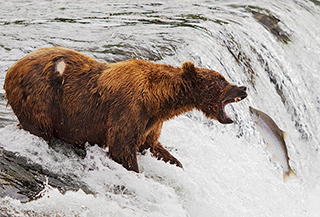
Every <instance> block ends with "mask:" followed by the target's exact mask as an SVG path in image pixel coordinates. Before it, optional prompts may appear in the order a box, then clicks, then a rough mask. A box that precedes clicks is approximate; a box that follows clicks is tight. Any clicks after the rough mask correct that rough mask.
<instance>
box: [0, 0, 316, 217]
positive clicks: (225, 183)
mask: <svg viewBox="0 0 320 217" xmlns="http://www.w3.org/2000/svg"><path fill="white" fill-rule="evenodd" d="M0 11H1V17H0V32H1V33H0V34H1V42H0V86H1V89H0V215H1V216H188V217H189V216H190V217H196V216H219V217H220V216H226V217H228V216H230V217H231V216H235V215H236V216H244V217H245V216H277V217H278V216H299V217H300V216H308V217H309V216H310V217H316V216H319V214H320V207H319V202H318V201H319V200H320V184H319V183H320V155H319V144H320V138H319V132H320V130H319V126H320V99H319V96H320V90H319V88H318V87H319V86H320V82H319V80H320V76H319V75H320V72H319V69H320V38H319V35H320V26H319V22H318V21H319V20H320V2H319V1H318V0H285V1H271V0H264V1H246V2H243V1H202V0H201V1H197V2H195V1H189V0H187V1H183V2H181V1H177V0H174V1H170V2H164V1H156V2H152V3H150V2H148V1H145V0H139V1H135V2H132V1H130V2H129V1H122V0H121V1H117V2H109V1H108V2H102V1H95V0H93V1H87V0H86V1H85V0H81V1H77V2H72V1H45V0H43V1H34V2H33V1H31V2H30V1H29V2H20V1H10V2H2V3H1V9H0ZM53 46H63V47H67V48H70V49H74V50H76V51H79V52H81V53H84V54H86V55H87V56H90V57H92V58H94V59H96V60H98V61H100V62H109V63H113V62H118V61H124V60H128V59H145V60H148V61H152V62H155V63H161V64H170V65H173V66H177V67H179V66H181V64H182V63H183V62H185V61H191V62H193V63H194V64H195V66H197V67H201V68H208V69H212V70H216V71H218V72H219V73H221V74H222V75H223V76H224V77H225V78H226V80H228V81H229V82H230V83H233V84H236V85H238V86H246V87H247V93H248V96H247V98H246V99H245V100H242V101H241V103H233V104H229V105H227V106H226V107H225V109H226V113H227V114H228V115H229V116H230V118H231V119H232V120H234V123H233V124H231V125H222V124H220V123H219V122H218V121H213V120H209V119H207V118H206V117H205V115H204V114H203V113H202V112H200V111H197V110H193V111H191V112H188V113H186V114H183V115H180V116H178V117H176V118H174V119H172V120H169V121H167V122H165V123H164V126H163V128H162V132H161V136H160V139H159V141H160V142H161V144H162V145H163V146H164V147H165V148H166V149H167V150H168V151H170V153H171V154H172V155H173V156H174V157H176V158H177V159H179V161H180V162H181V163H182V164H183V168H184V169H181V168H178V167H176V166H174V165H171V164H169V163H164V162H163V161H159V160H157V159H156V158H154V157H152V154H151V153H150V151H147V152H146V154H144V155H138V165H139V171H140V172H139V173H135V172H130V171H128V170H126V169H125V168H123V167H122V166H121V165H120V164H118V163H116V162H115V161H113V160H112V159H110V158H109V157H108V150H103V149H101V148H100V147H98V146H97V145H94V146H91V145H89V144H87V145H86V148H85V149H86V150H85V151H83V150H81V149H75V148H72V147H71V146H70V145H68V144H66V143H63V142H61V141H59V140H55V141H54V142H52V144H50V145H49V144H48V143H47V142H45V141H44V140H43V139H42V138H39V137H36V136H34V135H32V134H30V133H29V132H27V131H24V130H22V129H20V128H19V127H18V126H17V124H18V120H17V118H16V117H15V115H14V114H13V111H12V110H11V108H10V107H8V106H6V104H7V100H6V98H5V91H4V89H3V88H2V87H3V84H4V78H5V75H6V72H7V70H8V69H9V67H10V66H12V65H13V64H14V63H15V62H16V61H17V60H19V59H20V58H22V57H23V56H25V55H26V54H28V53H30V52H32V51H35V50H37V49H39V48H43V47H53ZM56 67H57V71H58V72H59V73H61V74H63V73H64V70H65V65H64V63H63V62H59V63H58V64H57V66H56ZM249 106H252V107H253V108H259V110H261V111H264V112H265V113H267V114H268V115H269V116H270V117H272V119H273V120H274V122H275V123H277V125H279V126H281V129H285V131H286V132H287V133H288V137H287V139H286V146H287V151H288V155H289V156H290V161H289V162H290V167H291V168H292V169H293V170H294V171H295V172H296V174H297V177H298V178H297V179H292V180H289V181H287V182H286V183H284V182H283V168H282V166H281V164H280V163H278V162H274V161H272V154H271V153H270V152H269V151H267V149H266V143H265V141H264V139H263V137H262V136H261V135H260V133H259V131H258V130H257V128H256V126H255V125H254V123H253V121H252V120H251V118H250V114H249V112H248V108H249Z"/></svg>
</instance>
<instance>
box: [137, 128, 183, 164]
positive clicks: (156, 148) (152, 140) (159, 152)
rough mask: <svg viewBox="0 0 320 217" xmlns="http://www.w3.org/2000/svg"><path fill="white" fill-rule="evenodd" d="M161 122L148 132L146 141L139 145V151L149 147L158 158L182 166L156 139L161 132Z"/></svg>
mask: <svg viewBox="0 0 320 217" xmlns="http://www.w3.org/2000/svg"><path fill="white" fill-rule="evenodd" d="M161 128H162V123H161V124H158V125H157V126H155V127H154V128H153V129H152V130H151V131H150V133H149V134H148V136H147V138H146V141H145V142H144V144H142V145H141V146H140V147H139V152H143V151H144V150H146V149H150V152H151V153H152V155H153V156H155V157H156V158H157V159H158V160H163V161H164V162H169V163H170V164H175V165H177V166H178V167H181V168H183V166H182V164H181V163H180V161H178V160H177V159H176V158H175V157H173V156H172V155H171V154H170V153H169V152H168V151H167V150H166V149H165V148H164V147H163V146H162V145H161V143H160V142H159V141H158V138H159V136H160V133H161Z"/></svg>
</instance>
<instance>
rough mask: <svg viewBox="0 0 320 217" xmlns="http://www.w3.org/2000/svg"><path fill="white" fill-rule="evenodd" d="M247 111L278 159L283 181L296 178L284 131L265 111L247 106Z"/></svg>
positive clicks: (268, 147) (274, 156) (269, 148)
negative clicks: (290, 162) (290, 161)
mask: <svg viewBox="0 0 320 217" xmlns="http://www.w3.org/2000/svg"><path fill="white" fill-rule="evenodd" d="M249 113H250V116H251V119H252V121H253V122H254V123H255V125H256V127H257V129H258V130H259V132H260V134H261V135H262V137H263V138H264V140H265V142H266V143H267V149H268V150H270V151H271V153H272V154H273V158H274V159H275V160H278V161H279V162H280V164H281V166H282V168H283V181H284V182H286V181H287V180H289V179H291V178H297V175H296V174H295V172H294V171H293V170H292V169H291V167H290V165H289V160H290V158H289V156H288V150H287V146H286V142H285V141H284V140H285V138H286V132H284V131H282V130H280V129H279V127H278V126H277V124H276V123H275V122H274V121H273V120H272V119H271V118H270V117H269V116H268V115H267V114H265V113H263V112H262V111H259V110H257V109H254V108H252V107H251V106H249Z"/></svg>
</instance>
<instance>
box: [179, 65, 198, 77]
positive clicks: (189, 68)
mask: <svg viewBox="0 0 320 217" xmlns="http://www.w3.org/2000/svg"><path fill="white" fill-rule="evenodd" d="M182 71H183V75H184V76H186V77H189V78H195V77H196V74H197V72H196V68H195V67H194V64H193V63H192V62H184V63H183V64H182Z"/></svg>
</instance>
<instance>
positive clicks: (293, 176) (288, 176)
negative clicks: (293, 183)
mask: <svg viewBox="0 0 320 217" xmlns="http://www.w3.org/2000/svg"><path fill="white" fill-rule="evenodd" d="M297 178H298V176H297V174H296V173H295V172H294V171H293V170H292V169H291V168H290V167H289V171H288V172H283V181H284V182H287V181H288V180H290V179H297Z"/></svg>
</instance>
